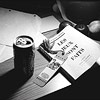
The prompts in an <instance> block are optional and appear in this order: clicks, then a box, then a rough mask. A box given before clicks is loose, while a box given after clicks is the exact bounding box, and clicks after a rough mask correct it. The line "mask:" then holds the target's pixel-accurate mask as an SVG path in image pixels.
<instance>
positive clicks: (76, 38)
mask: <svg viewBox="0 0 100 100" xmlns="http://www.w3.org/2000/svg"><path fill="white" fill-rule="evenodd" d="M50 41H51V42H53V41H55V44H54V47H53V48H52V49H53V50H63V51H64V52H65V55H61V54H58V55H57V57H56V58H57V59H59V60H62V61H64V63H63V64H62V65H61V66H62V67H63V68H64V69H65V70H66V71H67V72H68V73H69V74H70V75H71V76H72V77H73V78H74V79H77V78H78V77H79V76H81V75H82V74H83V73H84V72H85V71H87V70H88V69H89V68H90V67H92V65H93V64H94V63H95V62H96V61H97V59H98V58H99V57H100V45H99V44H98V43H96V42H95V41H93V40H92V39H90V38H88V37H86V36H85V35H83V34H82V33H80V32H79V31H77V30H76V29H74V28H73V27H71V26H70V25H68V26H66V27H65V28H64V29H63V30H62V31H61V32H60V33H59V34H57V35H56V36H54V37H53V38H51V39H50ZM65 56H66V57H65ZM64 58H67V59H66V61H65V60H64Z"/></svg>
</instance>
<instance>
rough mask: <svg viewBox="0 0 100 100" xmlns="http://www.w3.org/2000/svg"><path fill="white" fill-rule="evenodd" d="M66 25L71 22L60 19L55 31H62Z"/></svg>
mask: <svg viewBox="0 0 100 100" xmlns="http://www.w3.org/2000/svg"><path fill="white" fill-rule="evenodd" d="M67 25H71V26H73V24H72V23H71V22H69V21H65V20H64V21H62V22H61V23H60V25H59V29H58V32H57V33H59V32H60V31H62V30H63V29H64V28H65V27H66V26H67Z"/></svg>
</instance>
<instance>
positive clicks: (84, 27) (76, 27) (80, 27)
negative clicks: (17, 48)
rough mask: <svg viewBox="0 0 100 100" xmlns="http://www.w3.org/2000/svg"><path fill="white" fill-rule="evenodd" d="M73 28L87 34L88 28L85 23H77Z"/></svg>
mask: <svg viewBox="0 0 100 100" xmlns="http://www.w3.org/2000/svg"><path fill="white" fill-rule="evenodd" d="M75 29H77V30H78V31H80V32H81V33H83V34H84V35H86V36H88V32H89V29H88V27H87V25H85V24H77V25H76V26H75Z"/></svg>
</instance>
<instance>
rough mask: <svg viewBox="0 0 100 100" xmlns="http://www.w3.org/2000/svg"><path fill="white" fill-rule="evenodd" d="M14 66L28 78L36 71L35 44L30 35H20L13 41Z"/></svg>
mask: <svg viewBox="0 0 100 100" xmlns="http://www.w3.org/2000/svg"><path fill="white" fill-rule="evenodd" d="M13 52H14V67H15V70H16V71H18V74H21V75H23V76H25V77H27V78H29V77H31V76H32V75H33V72H34V59H35V45H34V40H33V39H32V38H31V37H30V36H26V35H22V36H18V37H17V38H16V39H15V41H14V43H13Z"/></svg>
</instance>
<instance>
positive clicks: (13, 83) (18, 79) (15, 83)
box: [0, 69, 27, 100]
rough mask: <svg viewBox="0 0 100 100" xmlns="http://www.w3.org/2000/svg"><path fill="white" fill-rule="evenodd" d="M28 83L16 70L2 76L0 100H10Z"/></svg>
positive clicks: (0, 78)
mask: <svg viewBox="0 0 100 100" xmlns="http://www.w3.org/2000/svg"><path fill="white" fill-rule="evenodd" d="M26 81H27V80H26V79H23V77H22V76H20V75H18V72H16V71H15V70H14V69H12V70H10V71H9V72H7V73H5V74H4V75H2V76H0V100H6V99H7V100H8V98H9V97H10V96H11V95H12V94H13V93H14V92H16V90H17V89H19V88H20V87H21V86H22V85H23V84H24V83H25V82H26Z"/></svg>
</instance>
